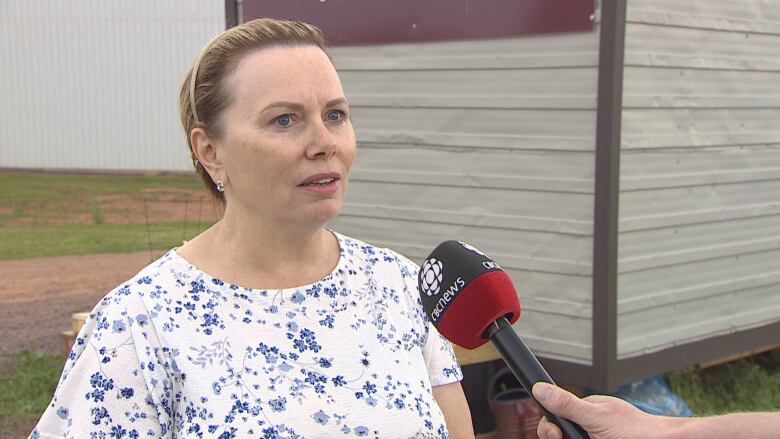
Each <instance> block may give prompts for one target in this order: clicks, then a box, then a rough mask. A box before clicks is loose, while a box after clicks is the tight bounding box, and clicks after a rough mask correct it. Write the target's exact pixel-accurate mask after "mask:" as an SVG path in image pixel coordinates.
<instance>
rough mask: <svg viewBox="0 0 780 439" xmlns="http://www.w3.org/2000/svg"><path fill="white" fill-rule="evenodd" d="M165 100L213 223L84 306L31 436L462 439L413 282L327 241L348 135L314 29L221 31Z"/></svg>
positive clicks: (455, 398) (464, 428)
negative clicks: (219, 214)
mask: <svg viewBox="0 0 780 439" xmlns="http://www.w3.org/2000/svg"><path fill="white" fill-rule="evenodd" d="M180 97H181V102H180V111H181V116H182V122H183V125H184V129H185V132H186V134H187V136H188V142H189V145H190V148H191V152H192V157H193V162H194V163H195V167H196V170H197V172H198V173H199V174H200V175H201V177H202V178H203V179H204V181H205V182H206V184H207V186H208V187H209V188H210V189H211V190H212V192H213V193H214V194H215V195H216V196H217V197H218V198H219V199H220V200H221V201H222V202H223V203H224V208H225V209H224V216H223V218H222V219H221V220H220V221H218V222H217V223H216V224H215V225H214V226H213V227H211V228H209V229H208V230H206V231H205V232H203V233H201V234H200V235H198V236H197V237H195V238H194V239H192V240H191V241H189V242H187V243H186V244H184V245H183V246H182V247H180V248H177V249H173V250H171V251H169V252H168V253H167V254H166V255H164V256H163V257H162V258H160V259H159V260H158V261H156V262H154V263H152V264H151V265H149V266H148V267H146V268H144V269H143V270H142V271H141V272H140V273H138V275H136V276H135V277H134V278H133V279H131V280H129V281H128V282H126V283H124V284H123V285H121V286H119V287H117V289H115V290H114V291H112V292H111V293H109V294H108V295H107V296H106V297H105V298H104V299H103V300H102V301H101V302H100V303H99V304H98V306H97V307H96V308H95V310H94V311H93V312H92V314H91V315H90V319H89V320H88V322H87V324H86V325H85V327H84V329H82V331H81V332H80V334H79V336H78V338H77V341H76V347H75V348H74V349H73V351H72V352H71V353H70V356H69V359H68V362H67V364H66V366H65V370H64V371H63V375H62V378H61V380H60V383H59V385H58V388H57V391H56V393H55V395H54V399H53V401H52V403H51V405H50V406H49V408H48V409H47V411H46V412H45V413H44V415H43V417H42V419H41V421H40V422H39V424H38V426H37V427H36V429H35V431H33V433H32V435H31V437H33V438H35V437H63V436H65V437H88V436H89V437H92V436H94V437H103V436H102V435H103V434H104V435H105V436H107V437H130V438H134V437H142V436H143V437H220V438H228V437H280V438H282V437H283V438H288V437H289V438H298V437H306V438H309V437H341V436H352V435H355V436H370V437H399V438H402V437H403V438H406V437H446V436H448V434H449V435H451V436H453V437H472V436H473V432H472V430H471V421H470V416H469V411H468V407H467V405H466V403H465V398H464V396H463V392H462V390H461V388H460V383H459V380H460V379H461V378H462V375H461V372H460V369H459V367H458V365H457V363H456V361H455V358H454V355H453V354H452V349H451V347H450V345H449V344H448V343H447V342H446V341H444V340H443V339H442V338H441V336H439V335H438V334H437V333H436V332H435V329H433V327H432V326H430V325H429V323H428V322H427V320H426V318H425V316H424V313H423V311H422V309H421V305H420V302H419V297H418V293H417V287H416V272H417V266H415V265H414V264H413V263H412V262H410V261H409V260H407V259H406V258H404V257H402V256H400V255H398V254H396V253H394V252H392V251H390V250H387V249H381V248H375V247H373V246H370V245H368V244H365V243H363V242H360V241H358V240H355V239H352V238H348V237H346V236H343V235H339V234H337V233H335V232H331V231H328V230H326V229H325V228H324V224H325V223H326V222H327V221H329V220H331V219H332V218H333V217H335V216H336V215H337V214H338V212H339V208H340V206H341V200H342V198H343V197H344V193H345V192H346V189H347V182H348V177H349V170H350V167H351V165H352V161H353V159H354V157H355V134H354V131H353V128H352V125H351V122H350V119H349V106H348V104H347V101H346V99H345V97H344V92H343V90H342V87H341V83H340V81H339V78H338V75H337V73H336V71H335V69H334V67H333V64H332V63H331V61H330V59H329V57H328V55H327V51H326V49H325V46H324V43H323V40H322V36H321V34H320V32H319V30H318V29H316V28H314V27H312V26H309V25H306V24H303V23H297V22H287V21H279V20H269V19H263V20H254V21H252V22H249V23H246V24H243V25H241V26H239V27H237V28H233V29H230V30H228V31H226V32H224V33H223V34H221V35H219V36H218V37H217V38H215V39H214V40H213V41H212V42H211V43H209V45H207V46H206V47H205V48H204V50H203V51H202V52H201V54H200V55H199V56H198V58H197V59H196V61H195V62H194V63H193V66H192V67H191V68H190V71H189V73H188V75H187V78H186V79H185V81H184V83H183V85H182V90H181V93H180Z"/></svg>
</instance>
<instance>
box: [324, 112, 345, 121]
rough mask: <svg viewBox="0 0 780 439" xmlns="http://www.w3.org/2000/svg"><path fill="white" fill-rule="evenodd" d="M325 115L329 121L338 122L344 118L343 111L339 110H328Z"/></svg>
mask: <svg viewBox="0 0 780 439" xmlns="http://www.w3.org/2000/svg"><path fill="white" fill-rule="evenodd" d="M327 117H328V120H329V121H331V122H338V121H340V120H341V119H343V118H344V112H343V111H341V110H332V111H329V112H328V114H327Z"/></svg>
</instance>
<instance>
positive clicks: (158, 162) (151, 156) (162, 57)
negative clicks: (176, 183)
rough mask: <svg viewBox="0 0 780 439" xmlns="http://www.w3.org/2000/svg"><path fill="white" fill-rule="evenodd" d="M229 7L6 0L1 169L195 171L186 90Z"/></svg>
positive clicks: (184, 0) (181, 1)
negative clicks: (181, 104)
mask: <svg viewBox="0 0 780 439" xmlns="http://www.w3.org/2000/svg"><path fill="white" fill-rule="evenodd" d="M224 7H225V5H224V2H223V1H221V0H168V1H164V2H159V1H154V0H136V1H132V2H128V1H119V0H71V1H67V2H63V1H54V0H5V1H2V2H0V60H2V61H0V77H1V78H2V80H1V81H0V96H2V99H0V125H2V128H1V129H0V167H21V168H91V169H138V170H186V169H191V165H190V161H189V155H188V152H187V149H186V148H187V147H186V143H185V139H184V135H183V133H182V130H181V125H180V122H179V118H178V110H177V106H178V87H179V83H180V81H181V79H182V78H183V77H184V74H185V73H186V69H187V67H188V66H189V64H190V62H192V59H193V58H194V57H195V55H196V54H197V53H198V51H199V50H200V48H201V47H202V46H203V45H204V44H205V43H206V42H207V41H208V40H209V39H210V38H211V37H212V36H213V35H215V34H217V33H218V32H220V31H222V30H224V27H225V11H224Z"/></svg>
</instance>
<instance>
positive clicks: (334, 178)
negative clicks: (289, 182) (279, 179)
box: [299, 173, 341, 194]
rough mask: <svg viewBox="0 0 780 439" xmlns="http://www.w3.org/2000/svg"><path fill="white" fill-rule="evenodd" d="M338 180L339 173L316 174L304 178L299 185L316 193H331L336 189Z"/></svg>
mask: <svg viewBox="0 0 780 439" xmlns="http://www.w3.org/2000/svg"><path fill="white" fill-rule="evenodd" d="M340 180H341V178H340V176H339V174H336V173H327V174H316V175H312V176H311V177H309V178H307V179H306V180H304V181H303V183H301V184H300V185H299V186H300V187H302V188H303V189H305V190H307V191H309V192H314V193H317V194H332V193H335V192H336V191H337V190H338V188H339V181H340Z"/></svg>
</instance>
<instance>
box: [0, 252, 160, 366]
mask: <svg viewBox="0 0 780 439" xmlns="http://www.w3.org/2000/svg"><path fill="white" fill-rule="evenodd" d="M161 254H162V252H159V251H158V252H155V253H149V252H148V251H143V252H138V253H129V254H100V255H84V256H58V257H51V258H38V259H26V260H20V261H0V279H3V282H0V334H3V337H2V340H0V364H3V363H5V362H6V360H7V359H8V358H9V356H10V355H13V354H14V353H16V352H18V351H20V350H22V349H25V348H36V349H39V350H42V351H44V352H49V353H64V349H65V347H64V346H65V345H64V341H63V337H62V332H63V331H67V330H68V329H70V328H71V314H73V313H74V312H80V311H89V310H91V309H92V307H94V306H95V304H96V303H97V302H98V301H99V300H100V299H101V298H102V297H103V296H104V295H105V294H106V293H107V292H108V291H110V290H111V289H112V288H114V287H115V286H117V285H118V284H120V283H121V282H123V281H125V280H127V279H129V278H130V277H132V276H133V275H134V274H135V273H136V272H138V270H140V269H141V268H142V267H144V266H145V265H147V264H148V263H149V262H150V261H151V260H153V259H156V258H157V257H159V256H160V255H161Z"/></svg>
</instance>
